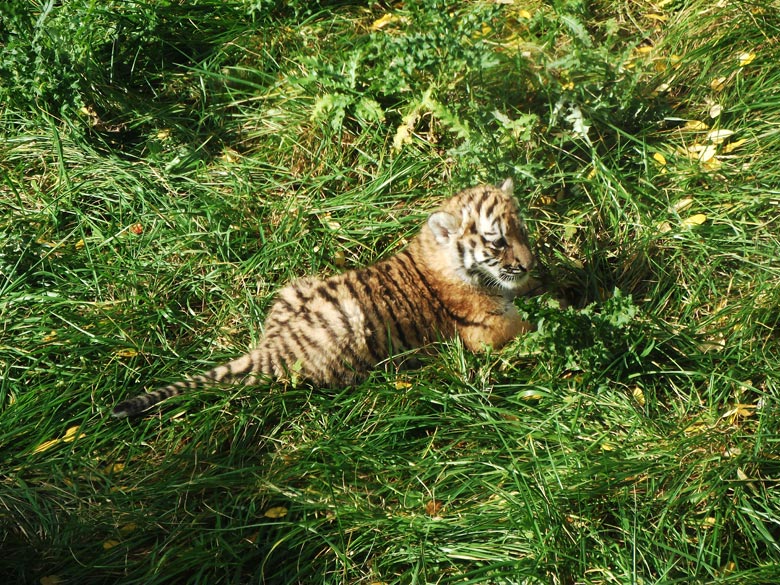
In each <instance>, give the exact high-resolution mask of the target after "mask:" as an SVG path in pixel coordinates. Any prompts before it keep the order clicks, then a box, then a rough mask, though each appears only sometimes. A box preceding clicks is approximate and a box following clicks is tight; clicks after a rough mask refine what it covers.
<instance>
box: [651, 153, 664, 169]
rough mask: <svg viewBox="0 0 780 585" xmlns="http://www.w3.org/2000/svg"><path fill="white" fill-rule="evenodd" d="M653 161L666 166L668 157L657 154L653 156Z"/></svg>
mask: <svg viewBox="0 0 780 585" xmlns="http://www.w3.org/2000/svg"><path fill="white" fill-rule="evenodd" d="M653 160H654V161H655V162H657V163H658V164H659V165H661V166H664V165H666V157H665V156H664V155H662V154H661V153H660V152H656V153H654V154H653Z"/></svg>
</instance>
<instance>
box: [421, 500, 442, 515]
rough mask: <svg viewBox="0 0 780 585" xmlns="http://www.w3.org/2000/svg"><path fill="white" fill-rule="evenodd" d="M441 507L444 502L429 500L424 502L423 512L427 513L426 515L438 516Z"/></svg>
mask: <svg viewBox="0 0 780 585" xmlns="http://www.w3.org/2000/svg"><path fill="white" fill-rule="evenodd" d="M442 507H444V504H442V503H441V502H439V501H438V500H431V501H430V502H428V503H427V504H425V513H426V514H428V516H438V515H439V512H441V509H442Z"/></svg>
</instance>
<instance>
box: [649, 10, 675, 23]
mask: <svg viewBox="0 0 780 585" xmlns="http://www.w3.org/2000/svg"><path fill="white" fill-rule="evenodd" d="M645 17H647V18H649V19H650V20H655V21H658V22H666V21H667V20H669V17H668V16H666V15H665V14H653V13H652V12H651V13H648V14H645Z"/></svg>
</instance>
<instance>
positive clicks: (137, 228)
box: [130, 223, 144, 236]
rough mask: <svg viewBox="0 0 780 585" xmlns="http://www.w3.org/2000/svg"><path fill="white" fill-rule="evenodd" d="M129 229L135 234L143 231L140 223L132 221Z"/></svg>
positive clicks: (138, 234) (137, 234)
mask: <svg viewBox="0 0 780 585" xmlns="http://www.w3.org/2000/svg"><path fill="white" fill-rule="evenodd" d="M130 231H131V232H132V233H134V234H135V235H136V236H140V235H141V234H142V233H144V226H143V225H141V224H140V223H134V224H133V225H131V226H130Z"/></svg>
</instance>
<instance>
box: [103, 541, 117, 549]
mask: <svg viewBox="0 0 780 585" xmlns="http://www.w3.org/2000/svg"><path fill="white" fill-rule="evenodd" d="M118 545H119V541H118V540H113V539H112V540H107V541H105V542H104V543H103V550H110V549H112V548H114V547H115V546H118Z"/></svg>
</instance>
